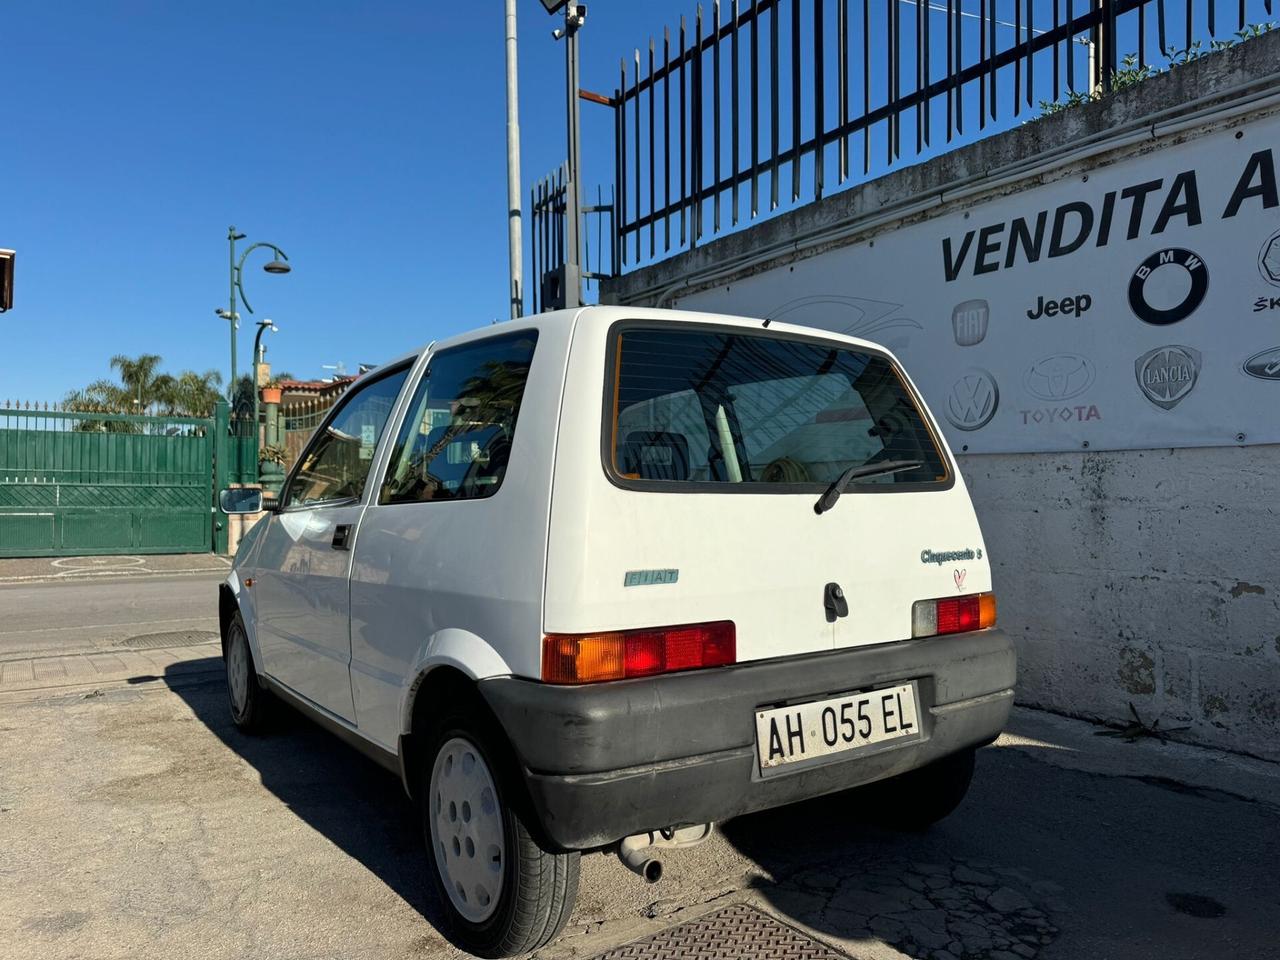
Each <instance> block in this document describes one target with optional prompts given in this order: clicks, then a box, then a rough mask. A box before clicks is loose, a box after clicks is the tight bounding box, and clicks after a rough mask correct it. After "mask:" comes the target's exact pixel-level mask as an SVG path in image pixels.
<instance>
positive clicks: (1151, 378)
mask: <svg viewBox="0 0 1280 960" xmlns="http://www.w3.org/2000/svg"><path fill="white" fill-rule="evenodd" d="M1133 366H1134V372H1135V373H1136V374H1137V376H1138V386H1139V387H1140V388H1141V389H1142V393H1143V395H1145V396H1146V398H1147V399H1148V400H1150V401H1151V402H1152V403H1154V404H1155V405H1156V406H1157V407H1163V408H1164V409H1165V410H1172V409H1173V408H1174V407H1176V406H1177V405H1178V404H1179V403H1181V402H1182V400H1183V398H1184V397H1186V395H1187V394H1189V393H1190V392H1191V391H1192V390H1194V389H1195V385H1196V380H1197V379H1198V378H1199V376H1200V351H1199V350H1192V349H1191V348H1190V347H1181V346H1177V345H1171V346H1167V347H1156V349H1154V350H1149V351H1148V352H1146V353H1144V354H1143V355H1142V356H1140V357H1139V358H1138V359H1137V360H1135V361H1134V362H1133Z"/></svg>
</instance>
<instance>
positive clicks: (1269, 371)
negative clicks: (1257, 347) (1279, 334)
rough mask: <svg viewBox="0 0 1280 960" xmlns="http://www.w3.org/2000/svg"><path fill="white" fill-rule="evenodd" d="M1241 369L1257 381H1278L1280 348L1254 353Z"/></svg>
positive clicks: (1279, 377)
mask: <svg viewBox="0 0 1280 960" xmlns="http://www.w3.org/2000/svg"><path fill="white" fill-rule="evenodd" d="M1241 369H1243V370H1244V372H1245V373H1247V374H1248V375H1249V376H1251V377H1257V378H1258V379H1259V380H1280V347H1272V348H1271V349H1269V350H1263V351H1261V352H1260V353H1255V354H1254V355H1253V356H1252V357H1250V358H1249V359H1248V360H1246V361H1245V362H1244V366H1243V367H1242V368H1241Z"/></svg>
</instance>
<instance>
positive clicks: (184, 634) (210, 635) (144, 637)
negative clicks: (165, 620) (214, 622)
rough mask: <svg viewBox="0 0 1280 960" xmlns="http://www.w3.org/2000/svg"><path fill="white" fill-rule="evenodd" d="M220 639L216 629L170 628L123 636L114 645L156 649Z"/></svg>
mask: <svg viewBox="0 0 1280 960" xmlns="http://www.w3.org/2000/svg"><path fill="white" fill-rule="evenodd" d="M217 639H218V634H217V631H214V630H169V631H166V632H165V633H144V634H140V635H139V636H136V637H122V638H121V639H119V640H116V641H115V642H114V643H113V644H112V646H115V647H122V648H124V649H126V650H156V649H159V648H160V647H194V646H198V645H199V644H202V643H213V642H214V641H216V640H217Z"/></svg>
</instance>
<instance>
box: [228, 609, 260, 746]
mask: <svg viewBox="0 0 1280 960" xmlns="http://www.w3.org/2000/svg"><path fill="white" fill-rule="evenodd" d="M222 659H223V662H224V663H225V664H226V668H227V700H228V702H229V703H230V705H231V720H232V721H233V722H234V723H235V725H236V726H237V727H239V728H240V729H241V730H243V731H245V732H246V733H255V732H258V731H260V730H261V729H262V727H263V725H264V723H265V721H266V708H267V704H266V700H267V692H266V691H265V690H263V689H262V687H261V686H259V684H258V675H257V672H256V671H255V670H254V669H253V654H252V653H251V652H250V651H249V634H248V633H247V632H246V631H245V628H244V620H243V619H242V618H241V616H240V611H238V610H237V611H236V613H235V615H234V616H233V617H232V618H231V624H230V626H228V627H227V639H226V643H225V644H224V646H223V648H222Z"/></svg>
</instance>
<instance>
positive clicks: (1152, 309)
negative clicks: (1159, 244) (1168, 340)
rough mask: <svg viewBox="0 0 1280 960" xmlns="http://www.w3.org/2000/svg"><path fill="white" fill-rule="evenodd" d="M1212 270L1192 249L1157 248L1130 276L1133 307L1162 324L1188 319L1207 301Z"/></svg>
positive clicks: (1147, 320) (1138, 314) (1144, 319)
mask: <svg viewBox="0 0 1280 960" xmlns="http://www.w3.org/2000/svg"><path fill="white" fill-rule="evenodd" d="M1208 289H1209V271H1208V269H1207V268H1206V267H1205V265H1204V261H1203V260H1201V259H1200V257H1199V256H1197V255H1196V254H1194V253H1192V252H1191V251H1190V250H1183V249H1182V248H1180V247H1169V248H1168V249H1165V250H1157V251H1156V252H1155V253H1153V254H1151V256H1149V257H1147V259H1145V260H1143V261H1142V263H1141V264H1139V266H1138V269H1137V270H1135V271H1134V272H1133V276H1132V277H1130V278H1129V309H1130V310H1132V311H1133V313H1134V316H1136V317H1137V318H1138V319H1139V320H1141V321H1142V322H1143V323H1150V324H1153V325H1155V326H1158V327H1163V326H1168V325H1169V324H1171V323H1177V322H1178V321H1179V320H1185V319H1187V317H1189V316H1191V314H1193V313H1194V312H1195V311H1196V308H1197V307H1199V306H1200V304H1201V303H1203V302H1204V295H1205V293H1206V292H1207V291H1208Z"/></svg>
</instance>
